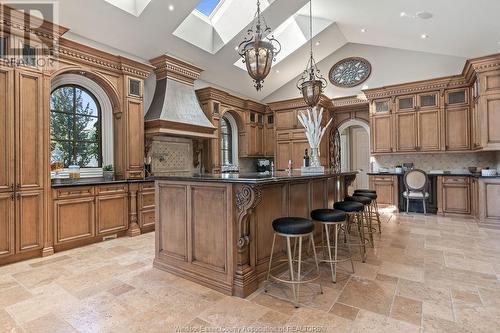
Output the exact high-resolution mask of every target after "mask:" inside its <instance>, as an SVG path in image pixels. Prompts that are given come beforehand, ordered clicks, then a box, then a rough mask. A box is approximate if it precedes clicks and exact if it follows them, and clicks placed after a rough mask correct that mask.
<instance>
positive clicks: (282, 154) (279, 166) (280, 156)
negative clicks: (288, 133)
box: [276, 141, 292, 170]
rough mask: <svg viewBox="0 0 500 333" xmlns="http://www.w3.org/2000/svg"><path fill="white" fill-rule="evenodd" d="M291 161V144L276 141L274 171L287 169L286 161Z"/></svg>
mask: <svg viewBox="0 0 500 333" xmlns="http://www.w3.org/2000/svg"><path fill="white" fill-rule="evenodd" d="M291 159H292V142H290V141H283V142H281V141H278V142H277V143H276V170H285V169H287V168H288V161H289V160H291Z"/></svg>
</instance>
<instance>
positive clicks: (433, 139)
mask: <svg viewBox="0 0 500 333" xmlns="http://www.w3.org/2000/svg"><path fill="white" fill-rule="evenodd" d="M417 127H418V135H417V136H418V140H417V151H438V150H440V149H441V117H440V112H439V109H432V108H424V109H419V110H418V111H417Z"/></svg>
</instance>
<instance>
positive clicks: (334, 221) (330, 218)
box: [311, 209, 354, 283]
mask: <svg viewBox="0 0 500 333" xmlns="http://www.w3.org/2000/svg"><path fill="white" fill-rule="evenodd" d="M311 218H312V219H313V221H315V222H318V223H321V224H322V225H323V226H324V232H323V228H321V247H322V248H323V260H320V262H325V263H329V264H330V269H331V272H332V282H333V283H337V264H338V263H340V262H345V261H348V260H350V261H351V266H352V273H353V274H354V262H353V261H352V253H351V244H350V242H349V241H348V237H347V215H346V213H345V212H344V211H341V210H336V209H316V210H313V211H312V212H311ZM331 226H333V232H334V233H335V234H334V244H333V246H332V244H331V241H330V232H331V229H330V227H331ZM341 230H343V231H344V237H345V239H346V240H347V249H348V253H349V255H348V256H347V257H345V258H342V259H339V258H338V236H339V233H340V231H341ZM324 234H326V244H327V249H328V259H326V258H325V243H324V237H323V236H324ZM332 250H333V251H334V254H333V255H332Z"/></svg>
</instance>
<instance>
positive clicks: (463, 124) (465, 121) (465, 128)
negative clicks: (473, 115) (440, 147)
mask: <svg viewBox="0 0 500 333" xmlns="http://www.w3.org/2000/svg"><path fill="white" fill-rule="evenodd" d="M444 112H445V128H444V131H445V144H446V146H445V148H446V150H447V151H461V150H469V149H470V124H469V107H454V108H449V107H448V108H446V109H445V111H444Z"/></svg>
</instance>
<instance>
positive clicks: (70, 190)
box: [55, 186, 94, 199]
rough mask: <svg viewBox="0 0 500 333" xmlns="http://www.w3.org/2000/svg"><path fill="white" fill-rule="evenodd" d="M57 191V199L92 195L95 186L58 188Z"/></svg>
mask: <svg viewBox="0 0 500 333" xmlns="http://www.w3.org/2000/svg"><path fill="white" fill-rule="evenodd" d="M55 192H56V193H55V197H56V198H57V199H71V198H82V197H90V196H93V195H94V187H93V186H78V187H67V188H61V189H58V190H56V191H55Z"/></svg>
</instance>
